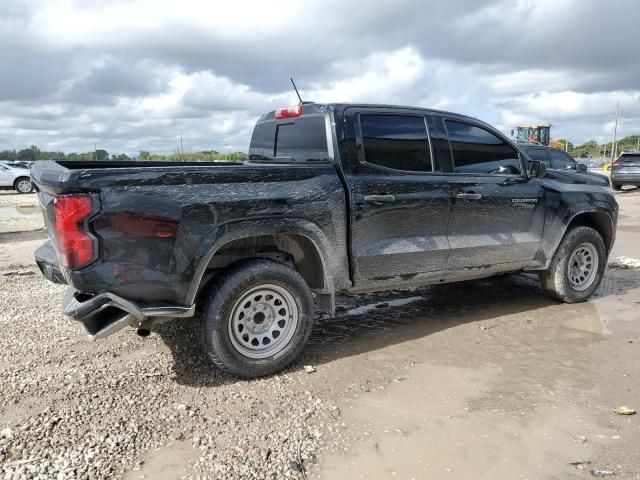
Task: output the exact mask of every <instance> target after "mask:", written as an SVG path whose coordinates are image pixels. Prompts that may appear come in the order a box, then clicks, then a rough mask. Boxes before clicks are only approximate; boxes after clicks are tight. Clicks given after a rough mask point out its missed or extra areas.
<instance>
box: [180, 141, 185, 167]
mask: <svg viewBox="0 0 640 480" xmlns="http://www.w3.org/2000/svg"><path fill="white" fill-rule="evenodd" d="M180 161H181V162H184V147H183V146H182V135H180Z"/></svg>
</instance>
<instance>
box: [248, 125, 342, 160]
mask: <svg viewBox="0 0 640 480" xmlns="http://www.w3.org/2000/svg"><path fill="white" fill-rule="evenodd" d="M328 158H329V155H328V149H327V135H326V130H325V121H324V116H322V115H318V116H308V117H300V118H296V119H292V120H281V121H275V120H271V121H266V122H261V123H258V124H257V125H256V127H255V128H254V130H253V135H252V137H251V144H250V146H249V159H250V160H251V161H254V162H260V161H271V162H273V161H276V162H300V163H301V162H322V161H327V160H328Z"/></svg>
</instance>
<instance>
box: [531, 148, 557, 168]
mask: <svg viewBox="0 0 640 480" xmlns="http://www.w3.org/2000/svg"><path fill="white" fill-rule="evenodd" d="M524 151H525V152H527V155H529V156H530V157H531V158H532V159H533V160H540V161H541V162H542V163H544V164H545V165H546V166H547V167H551V162H550V161H549V156H548V155H547V149H546V148H540V147H524Z"/></svg>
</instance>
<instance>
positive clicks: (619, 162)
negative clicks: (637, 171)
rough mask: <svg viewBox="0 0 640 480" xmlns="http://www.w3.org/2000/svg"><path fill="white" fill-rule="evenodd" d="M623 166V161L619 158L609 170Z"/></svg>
mask: <svg viewBox="0 0 640 480" xmlns="http://www.w3.org/2000/svg"><path fill="white" fill-rule="evenodd" d="M623 164H624V161H623V160H622V159H621V158H619V159H617V160H616V161H615V162H613V164H612V165H611V168H620V167H622V165H623Z"/></svg>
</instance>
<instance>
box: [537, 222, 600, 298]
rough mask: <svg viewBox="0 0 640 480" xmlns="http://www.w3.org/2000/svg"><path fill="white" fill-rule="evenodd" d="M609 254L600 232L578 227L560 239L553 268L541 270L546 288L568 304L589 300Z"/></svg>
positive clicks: (547, 291)
mask: <svg viewBox="0 0 640 480" xmlns="http://www.w3.org/2000/svg"><path fill="white" fill-rule="evenodd" d="M606 263H607V253H606V248H605V245H604V241H603V240H602V237H601V236H600V234H599V233H598V232H597V231H595V230H594V229H593V228H590V227H576V228H573V229H572V230H570V231H569V232H567V234H566V235H565V237H564V238H563V239H562V242H560V246H559V247H558V250H557V251H556V253H555V255H554V256H553V259H552V260H551V265H549V269H548V270H545V271H543V272H540V282H541V283H542V288H543V289H544V290H545V292H546V293H547V294H549V295H550V296H551V297H553V298H555V299H557V300H560V301H562V302H566V303H575V302H582V301H585V300H586V299H588V298H589V297H590V296H591V295H592V294H593V292H595V291H596V289H597V288H598V286H599V285H600V281H601V280H602V277H603V275H604V270H605V267H606Z"/></svg>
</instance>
